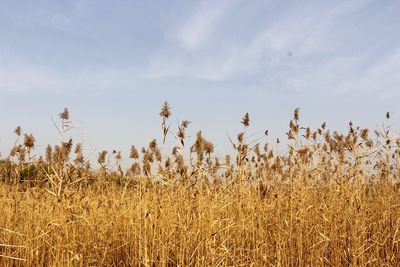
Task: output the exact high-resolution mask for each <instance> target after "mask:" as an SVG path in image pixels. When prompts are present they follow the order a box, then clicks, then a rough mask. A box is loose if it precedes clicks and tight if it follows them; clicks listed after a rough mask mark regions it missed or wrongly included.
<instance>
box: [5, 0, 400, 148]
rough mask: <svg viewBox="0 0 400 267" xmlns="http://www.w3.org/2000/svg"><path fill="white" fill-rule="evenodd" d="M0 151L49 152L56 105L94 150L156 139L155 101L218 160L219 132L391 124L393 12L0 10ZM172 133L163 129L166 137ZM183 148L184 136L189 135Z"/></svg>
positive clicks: (342, 4)
mask: <svg viewBox="0 0 400 267" xmlns="http://www.w3.org/2000/svg"><path fill="white" fill-rule="evenodd" d="M0 5H1V8H0V113H1V120H0V123H1V127H0V151H2V152H3V153H8V151H9V148H10V146H11V144H12V142H13V138H14V136H13V135H12V130H13V129H14V128H15V126H17V125H21V126H22V128H23V130H25V131H26V132H33V133H34V134H35V136H36V139H37V141H38V146H39V147H43V146H44V145H46V144H47V143H56V142H57V140H58V136H57V131H56V130H55V128H54V126H53V125H52V122H51V119H50V116H52V117H56V114H58V112H60V111H62V109H63V108H64V106H68V107H69V108H70V110H71V115H72V120H73V121H74V122H75V125H77V126H78V127H79V129H77V130H76V131H75V133H76V134H77V135H78V138H79V139H81V140H84V141H85V144H86V145H87V149H88V150H89V151H92V152H93V153H95V151H98V150H100V149H102V148H107V149H114V148H115V149H122V150H124V151H127V149H128V148H129V146H130V144H136V145H137V146H141V145H144V144H145V143H146V142H147V141H148V140H150V139H151V138H152V137H160V128H159V127H160V126H159V124H160V119H159V117H158V112H159V108H160V106H161V104H162V102H163V101H164V100H167V101H169V102H170V104H171V105H172V107H173V110H172V111H173V119H172V121H171V124H172V125H174V124H175V122H176V119H177V118H178V119H181V120H182V119H189V120H191V121H193V123H192V124H191V125H190V128H189V134H190V135H192V136H194V135H195V132H196V131H197V130H200V129H202V130H203V132H204V135H205V136H206V137H208V138H209V139H211V140H213V141H214V143H216V149H217V150H218V151H220V152H221V153H222V152H224V151H226V150H227V148H228V146H229V142H228V139H227V137H226V133H227V132H228V133H230V134H232V135H234V134H235V133H236V132H238V131H239V130H241V125H240V119H241V117H242V115H243V114H244V113H245V112H249V113H250V115H251V119H252V127H251V128H250V130H249V131H250V132H251V133H252V134H255V135H256V136H257V135H260V136H261V135H262V133H263V132H264V130H265V129H269V130H270V132H271V137H270V140H272V139H274V138H275V137H284V132H285V131H286V130H287V128H288V121H289V119H290V118H291V116H292V112H293V109H294V108H296V107H300V108H301V114H302V120H303V122H304V124H307V125H310V126H313V127H317V126H318V125H320V123H321V122H323V121H325V120H326V121H327V122H328V126H330V127H331V128H337V129H341V130H345V129H346V126H347V123H348V122H349V121H350V120H352V121H353V122H354V123H355V124H359V125H361V126H368V127H375V126H376V125H378V124H380V123H381V122H383V121H384V115H385V113H386V111H390V112H391V113H392V114H393V124H394V126H395V127H397V128H398V126H399V125H398V122H399V118H400V107H399V101H400V34H399V29H400V2H399V1H358V0H355V1H244V0H230V1H152V0H149V1H102V0H99V1H94V0H76V1H44V0H43V1H41V0H38V1H22V0H21V1H6V0H0ZM172 127H174V126H172ZM192 139H193V138H192Z"/></svg>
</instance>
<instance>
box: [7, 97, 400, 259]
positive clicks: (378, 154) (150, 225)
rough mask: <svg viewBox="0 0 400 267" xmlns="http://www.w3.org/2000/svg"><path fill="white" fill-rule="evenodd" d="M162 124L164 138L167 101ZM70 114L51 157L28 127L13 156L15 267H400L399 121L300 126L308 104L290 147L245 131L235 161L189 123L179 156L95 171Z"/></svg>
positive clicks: (106, 161) (116, 161)
mask: <svg viewBox="0 0 400 267" xmlns="http://www.w3.org/2000/svg"><path fill="white" fill-rule="evenodd" d="M167 115H168V116H167ZM160 116H161V117H162V138H161V140H163V141H164V140H165V139H166V137H167V136H168V135H173V133H172V130H170V126H169V125H168V118H169V117H170V116H171V112H170V106H169V105H168V104H167V103H165V104H164V106H163V109H162V111H161V113H160ZM387 116H388V117H389V114H388V115H387ZM69 117H70V116H69V112H68V110H64V112H63V113H61V114H60V119H61V125H60V126H58V129H59V132H60V136H61V141H60V144H59V145H58V146H49V147H48V149H47V151H46V155H45V158H43V159H42V158H32V157H31V155H32V154H33V153H32V152H33V150H34V146H35V138H34V137H33V135H30V134H26V135H24V134H23V133H22V130H21V129H20V128H17V129H16V131H15V133H16V134H17V137H24V138H23V139H24V140H21V141H20V140H19V138H18V139H17V140H16V143H15V146H14V148H13V149H12V152H11V154H10V156H9V157H8V158H6V159H4V160H3V161H2V162H1V165H0V179H1V181H2V182H1V185H0V210H1V211H2V214H1V216H0V264H1V265H2V266H18V265H22V266H110V265H111V266H178V265H179V266H343V265H344V266H399V265H400V247H399V242H400V232H399V228H400V194H399V189H398V174H399V170H400V168H399V165H398V163H399V146H400V141H399V140H400V139H398V138H396V137H394V136H393V135H392V133H391V129H390V121H389V118H388V121H387V122H386V126H385V127H384V128H383V129H380V130H378V131H377V132H376V134H375V137H374V138H371V137H370V136H369V131H368V130H366V129H360V128H357V127H354V126H353V125H349V132H348V133H347V134H345V135H343V134H340V133H330V132H329V131H328V130H327V128H326V125H324V124H323V125H321V127H320V128H319V129H316V130H315V131H311V130H310V129H309V128H305V127H300V123H299V120H300V118H299V110H296V111H295V113H294V118H293V120H292V121H291V122H290V129H289V132H288V133H287V135H288V138H289V145H288V152H287V153H285V154H279V153H277V152H276V149H274V148H272V147H273V146H276V144H269V146H268V145H265V144H263V145H261V144H258V143H257V142H253V141H254V140H253V141H252V140H249V139H248V138H247V137H246V134H245V133H239V134H238V136H237V138H236V140H231V142H232V146H233V149H234V153H232V154H231V155H228V156H226V157H224V158H218V157H216V156H215V155H214V146H213V144H212V143H211V142H210V141H208V140H206V139H205V138H204V137H203V135H202V133H201V132H199V133H198V134H197V136H196V140H195V141H194V143H193V144H192V145H191V146H188V145H187V144H186V143H187V142H188V141H187V140H185V138H186V130H187V128H188V125H189V122H188V121H184V122H182V123H180V124H179V126H178V131H177V135H176V136H175V138H176V140H177V143H178V148H179V149H178V148H176V149H174V151H172V153H171V154H170V155H163V154H162V151H161V148H160V147H158V145H157V141H156V140H153V141H151V142H150V144H149V146H148V147H147V148H143V149H142V150H141V151H138V150H137V149H136V148H135V147H132V148H131V153H130V158H131V160H132V167H131V168H130V169H129V170H128V171H125V170H123V169H122V167H121V165H120V162H121V159H122V156H121V153H120V152H119V151H109V152H107V151H101V152H99V158H98V166H99V168H96V169H93V168H91V167H90V166H89V165H88V161H86V159H85V158H84V156H83V153H82V145H78V146H77V147H75V149H73V142H72V139H70V138H68V137H67V136H65V135H66V134H67V133H68V132H69V130H70V129H71V128H72V124H71V122H70V121H69ZM242 124H243V126H244V132H246V130H247V128H248V127H249V126H250V125H249V124H250V116H249V115H248V114H246V115H245V116H244V117H243V120H242ZM185 145H186V146H185Z"/></svg>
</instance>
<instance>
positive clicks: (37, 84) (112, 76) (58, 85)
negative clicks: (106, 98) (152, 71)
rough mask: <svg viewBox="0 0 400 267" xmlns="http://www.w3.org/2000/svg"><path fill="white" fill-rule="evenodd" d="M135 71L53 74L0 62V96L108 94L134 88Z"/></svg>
mask: <svg viewBox="0 0 400 267" xmlns="http://www.w3.org/2000/svg"><path fill="white" fill-rule="evenodd" d="M137 75H138V71H137V70H135V69H133V68H120V69H116V68H115V69H112V68H93V69H77V70H72V71H71V70H70V71H65V70H57V69H53V68H50V67H48V66H45V65H37V64H32V63H27V62H23V61H20V60H13V62H11V61H7V63H6V62H4V60H3V61H0V92H1V91H3V92H18V93H23V92H51V93H66V92H77V91H106V90H107V91H111V90H115V88H121V89H124V88H128V87H130V86H132V85H133V84H135V81H136V80H137Z"/></svg>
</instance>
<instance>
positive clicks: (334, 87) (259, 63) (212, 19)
mask: <svg viewBox="0 0 400 267" xmlns="http://www.w3.org/2000/svg"><path fill="white" fill-rule="evenodd" d="M371 4H373V3H372V2H371V1H361V0H360V1H351V2H348V1H344V2H341V3H340V4H337V3H336V4H332V3H328V2H323V3H321V2H319V3H315V2H314V3H310V4H308V5H295V4H294V5H292V6H288V7H287V8H283V9H282V10H281V11H280V12H281V13H279V14H274V13H272V12H273V11H270V13H267V14H266V15H265V18H262V19H259V20H258V21H257V22H258V25H254V26H257V27H258V28H260V30H258V31H255V32H254V33H253V34H252V35H249V36H247V37H246V39H243V38H242V39H241V40H240V41H237V42H232V38H231V39H227V38H226V34H225V33H226V30H227V29H226V28H224V27H226V24H229V23H225V24H224V20H223V19H222V18H229V19H236V18H237V16H235V15H234V14H232V13H234V12H240V9H235V8H233V7H232V6H231V7H229V5H227V4H226V3H224V4H221V5H220V6H219V7H217V8H215V10H213V12H211V13H209V14H206V12H204V10H206V9H210V7H206V6H205V5H203V6H201V8H199V10H197V11H196V12H194V13H193V14H192V15H191V16H190V17H189V19H187V20H184V21H183V26H182V27H179V28H177V29H176V32H177V33H178V34H177V36H178V38H177V39H176V40H174V42H173V43H172V44H171V43H167V44H165V47H161V48H160V50H159V51H158V52H157V53H156V54H155V55H154V57H153V58H152V59H151V61H150V68H149V76H150V77H182V76H183V77H192V78H197V79H207V80H217V81H234V80H240V79H242V78H251V79H257V80H259V82H260V85H261V86H262V83H263V81H265V80H268V85H270V86H274V85H279V86H282V87H284V88H282V89H287V90H295V91H296V90H297V91H308V92H310V91H315V92H322V91H324V90H326V91H331V92H334V93H347V92H349V91H354V92H355V91H357V90H363V91H362V92H367V91H375V92H376V91H378V90H382V89H379V87H380V86H381V85H382V86H384V87H385V88H388V89H387V90H393V89H389V88H394V87H395V86H396V84H398V82H399V80H398V79H397V78H394V77H396V76H397V75H395V70H396V71H397V68H398V67H399V65H400V63H397V62H400V61H396V60H393V59H392V58H393V57H394V56H395V55H396V54H397V52H396V51H386V52H389V53H391V55H388V56H386V55H385V53H383V51H381V54H382V55H381V56H382V57H383V58H382V57H381V58H379V57H377V56H376V53H375V51H374V50H376V48H377V47H379V46H382V47H384V44H385V42H388V39H387V38H388V36H386V39H385V36H381V35H380V33H379V31H378V30H377V29H374V28H373V27H374V25H373V21H376V23H378V22H379V21H380V20H382V19H384V16H385V15H384V14H385V12H389V9H390V8H389V7H387V9H383V10H381V12H380V13H371V9H374V8H373V7H370V6H371ZM364 21H372V22H371V23H372V24H368V23H365V22H364ZM356 23H362V24H360V25H358V24H357V25H356ZM260 25H263V27H260ZM371 36H373V38H374V39H371ZM211 37H212V38H211ZM215 38H216V40H215ZM364 39H365V40H372V42H370V43H369V44H368V45H367V44H365V43H363V40H364ZM389 39H390V36H389ZM389 41H390V40H389ZM210 43H212V45H210ZM218 44H220V45H218ZM382 44H383V45H382ZM391 46H392V47H391V48H389V50H390V49H392V50H393V49H396V45H395V44H391ZM353 87H357V88H359V89H356V88H353Z"/></svg>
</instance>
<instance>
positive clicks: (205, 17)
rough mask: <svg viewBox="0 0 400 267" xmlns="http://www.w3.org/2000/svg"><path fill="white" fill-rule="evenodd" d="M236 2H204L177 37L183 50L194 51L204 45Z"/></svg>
mask: <svg viewBox="0 0 400 267" xmlns="http://www.w3.org/2000/svg"><path fill="white" fill-rule="evenodd" d="M237 2H238V1H236V0H221V1H210V0H209V1H204V2H202V3H201V5H200V7H198V8H197V9H196V12H195V13H194V14H192V15H191V16H190V17H189V18H188V19H187V21H186V22H184V25H183V27H182V28H181V29H179V30H178V37H179V39H180V42H181V45H182V46H183V47H184V48H185V49H189V50H191V49H195V48H197V47H199V46H201V45H202V44H204V43H206V42H207V40H208V38H209V36H210V34H211V33H212V32H214V31H216V24H217V23H218V22H219V20H220V19H221V18H222V17H223V16H224V15H225V14H226V13H227V12H228V11H229V9H230V8H232V6H233V5H234V4H235V3H237Z"/></svg>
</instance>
